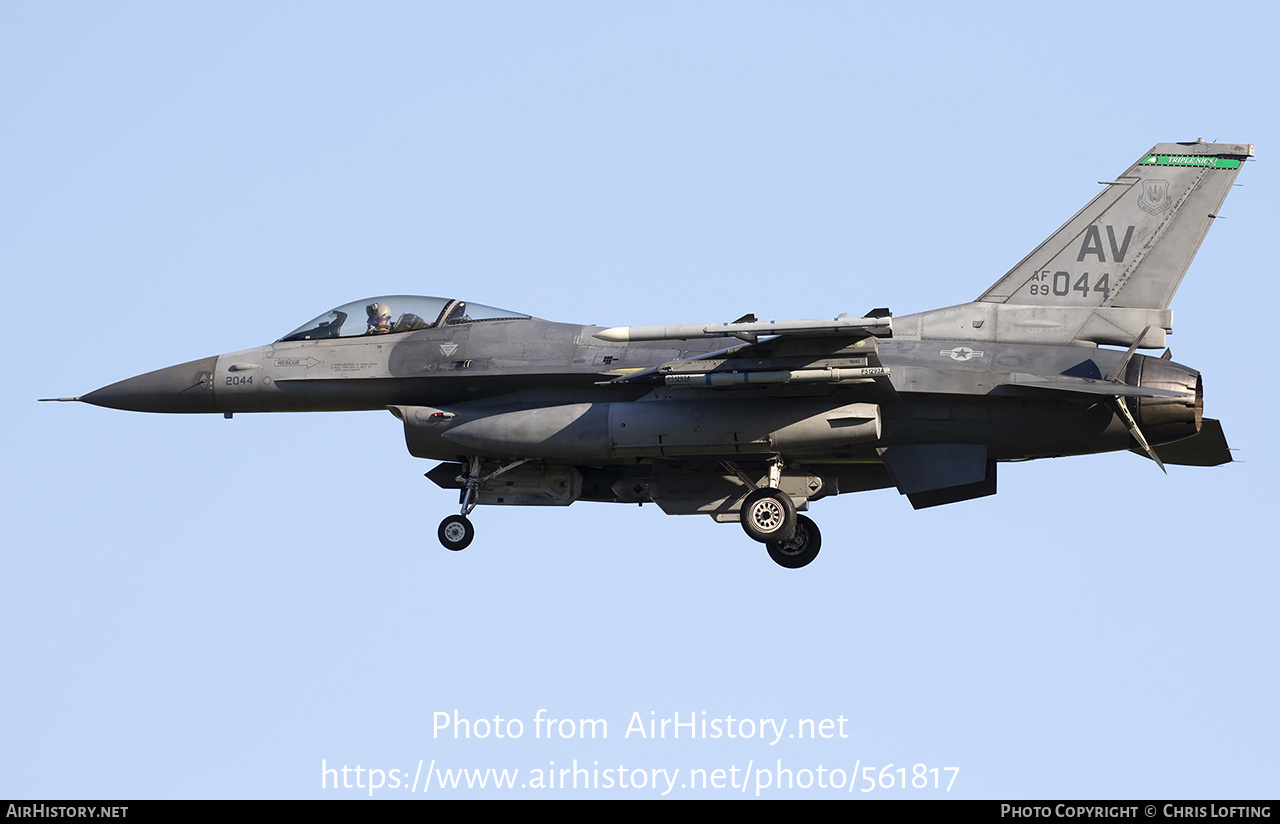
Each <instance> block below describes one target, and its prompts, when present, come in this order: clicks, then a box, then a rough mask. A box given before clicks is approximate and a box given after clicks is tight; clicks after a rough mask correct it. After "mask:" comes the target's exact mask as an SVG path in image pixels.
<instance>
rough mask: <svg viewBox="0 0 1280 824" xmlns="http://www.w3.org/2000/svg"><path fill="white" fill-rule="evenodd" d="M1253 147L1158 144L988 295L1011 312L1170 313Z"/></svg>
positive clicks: (983, 299)
mask: <svg viewBox="0 0 1280 824" xmlns="http://www.w3.org/2000/svg"><path fill="white" fill-rule="evenodd" d="M1252 156H1253V145H1252V144H1249V143H1205V142H1203V141H1197V142H1195V143H1160V144H1157V145H1156V146H1155V147H1154V148H1152V149H1151V151H1149V152H1147V153H1146V154H1144V155H1142V157H1140V158H1139V159H1138V161H1137V162H1136V163H1134V164H1133V165H1132V166H1130V167H1129V169H1128V170H1127V171H1125V173H1124V174H1122V175H1120V176H1119V177H1117V178H1115V179H1114V180H1110V181H1105V182H1104V185H1105V186H1106V188H1105V189H1104V190H1103V191H1102V193H1101V194H1099V195H1098V196H1097V197H1095V198H1094V199H1093V200H1092V201H1091V202H1090V203H1089V204H1088V205H1087V206H1085V207H1084V208H1083V209H1081V210H1080V211H1079V212H1078V213H1076V216H1075V217H1073V218H1071V220H1069V221H1067V222H1066V223H1065V224H1064V225H1063V226H1062V228H1060V229H1059V230H1058V231H1057V232H1055V233H1054V234H1052V235H1051V236H1050V237H1049V239H1048V240H1046V241H1045V242H1044V243H1041V244H1040V245H1039V246H1038V247H1036V249H1035V251H1033V252H1032V253H1031V254H1029V255H1027V256H1026V257H1025V258H1023V259H1022V262H1020V263H1019V264H1018V265H1017V266H1015V267H1013V268H1012V269H1011V270H1009V273H1008V274H1006V275H1005V276H1004V277H1003V278H1001V279H1000V280H999V281H998V282H997V283H996V284H995V285H994V286H992V287H991V288H990V289H988V290H987V291H986V292H985V293H984V294H983V295H982V296H981V297H980V298H978V300H979V301H981V302H985V303H998V304H1006V305H1010V306H1016V305H1022V306H1048V307H1056V308H1084V307H1098V308H1105V307H1114V308H1117V309H1120V308H1129V309H1167V308H1168V307H1169V303H1170V301H1172V300H1173V294H1174V292H1176V291H1177V289H1178V285H1179V284H1180V283H1181V282H1182V277H1183V275H1185V274H1186V272H1187V267H1188V266H1190V265H1191V259H1192V258H1193V257H1195V254H1196V250H1197V249H1199V248H1200V242H1201V241H1202V240H1204V236H1205V234H1206V233H1207V232H1208V231H1209V225H1210V224H1211V223H1212V222H1213V220H1214V218H1215V217H1216V216H1217V213H1218V209H1219V208H1220V207H1221V206H1222V201H1223V200H1224V199H1225V198H1226V196H1227V193H1228V192H1229V191H1230V190H1231V184H1232V183H1233V182H1234V181H1235V179H1236V175H1237V174H1239V171H1240V167H1241V165H1243V163H1244V161H1245V160H1246V159H1247V158H1249V157H1252Z"/></svg>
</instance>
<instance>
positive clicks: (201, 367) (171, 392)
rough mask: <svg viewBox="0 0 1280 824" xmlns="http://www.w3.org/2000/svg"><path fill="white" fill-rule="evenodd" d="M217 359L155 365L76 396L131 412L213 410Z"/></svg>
mask: <svg viewBox="0 0 1280 824" xmlns="http://www.w3.org/2000/svg"><path fill="white" fill-rule="evenodd" d="M217 361H218V358H217V357H216V356H215V357H212V358H203V359H201V360H194V361H191V362H190V363H180V364H178V365H177V366H170V367H166V368H165V369H157V370H156V371H154V372H148V373H146V374H145V375H138V376H137V377H135V378H129V379H127V380H122V381H119V382H118V383H113V384H111V385H110V386H104V387H102V388H101V389H98V390H95V391H93V392H90V393H89V394H87V395H85V396H84V397H82V398H80V400H82V401H84V402H85V403H91V404H93V405H94V406H107V407H110V408H112V409H128V410H130V411H133V412H217V411H218V409H217V407H216V406H215V405H214V401H213V371H214V366H215V364H216V363H217Z"/></svg>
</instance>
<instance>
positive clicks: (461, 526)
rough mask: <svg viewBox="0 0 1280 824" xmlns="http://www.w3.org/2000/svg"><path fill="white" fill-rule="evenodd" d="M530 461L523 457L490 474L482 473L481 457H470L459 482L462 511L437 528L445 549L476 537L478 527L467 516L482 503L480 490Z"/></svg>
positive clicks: (459, 547) (461, 545)
mask: <svg viewBox="0 0 1280 824" xmlns="http://www.w3.org/2000/svg"><path fill="white" fill-rule="evenodd" d="M528 462H529V458H522V459H521V460H518V461H512V462H511V463H509V464H507V465H506V466H503V467H501V468H500V469H497V470H495V471H493V472H490V473H489V474H488V475H481V474H480V459H479V458H471V459H469V460H468V461H467V468H466V469H464V470H463V471H462V474H461V475H459V476H458V483H460V484H462V512H461V514H458V515H450V516H449V517H448V518H445V519H444V520H443V521H441V522H440V528H439V529H437V530H436V537H437V538H439V539H440V544H441V545H442V546H443V547H444V548H445V549H449V550H453V551H454V552H457V551H459V550H463V549H466V548H467V547H468V546H470V545H471V539H473V538H475V537H476V528H475V527H474V526H472V525H471V520H470V519H469V518H468V517H467V516H468V515H470V514H471V510H473V509H475V508H476V504H478V503H480V490H481V489H482V488H483V487H484V485H485V484H486V483H488V482H489V481H490V480H492V479H493V478H496V477H497V476H499V475H501V474H502V473H503V472H507V471H509V470H512V469H515V468H516V467H517V466H520V465H521V464H525V463H528Z"/></svg>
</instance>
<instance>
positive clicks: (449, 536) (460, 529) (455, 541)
mask: <svg viewBox="0 0 1280 824" xmlns="http://www.w3.org/2000/svg"><path fill="white" fill-rule="evenodd" d="M436 536H437V537H439V538H440V543H441V544H442V545H443V546H444V548H445V549H451V550H453V551H454V552H457V551H458V550H460V549H466V548H467V547H468V546H470V545H471V539H472V538H474V537H476V528H475V527H474V526H472V525H471V520H470V519H469V518H467V516H466V515H450V516H449V517H448V518H445V519H444V520H443V521H441V522H440V528H439V529H438V530H436Z"/></svg>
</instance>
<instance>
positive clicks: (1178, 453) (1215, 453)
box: [1129, 418, 1232, 466]
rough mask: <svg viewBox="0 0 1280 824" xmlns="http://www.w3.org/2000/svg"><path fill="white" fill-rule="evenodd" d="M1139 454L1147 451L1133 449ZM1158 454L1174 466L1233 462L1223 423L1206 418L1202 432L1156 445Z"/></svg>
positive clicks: (1217, 464)
mask: <svg viewBox="0 0 1280 824" xmlns="http://www.w3.org/2000/svg"><path fill="white" fill-rule="evenodd" d="M1129 451H1130V452H1134V453H1136V454H1138V455H1144V456H1145V453H1144V452H1143V451H1142V450H1140V449H1131V450H1129ZM1155 451H1156V454H1158V455H1159V456H1160V460H1161V461H1163V462H1164V463H1166V464H1172V465H1174V466H1221V465H1222V464H1225V463H1231V460H1232V458H1231V449H1230V447H1228V446H1227V436H1226V435H1225V434H1224V433H1223V431H1222V424H1221V423H1220V422H1219V421H1217V420H1215V419H1213V418H1205V419H1204V420H1203V421H1202V422H1201V425H1200V432H1199V433H1198V434H1196V435H1192V436H1191V437H1190V438H1184V439H1183V440H1180V441H1174V442H1173V443H1166V444H1161V445H1159V446H1157V447H1155Z"/></svg>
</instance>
